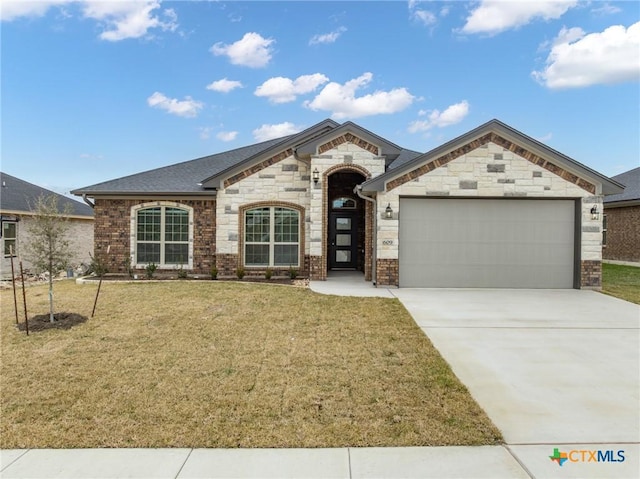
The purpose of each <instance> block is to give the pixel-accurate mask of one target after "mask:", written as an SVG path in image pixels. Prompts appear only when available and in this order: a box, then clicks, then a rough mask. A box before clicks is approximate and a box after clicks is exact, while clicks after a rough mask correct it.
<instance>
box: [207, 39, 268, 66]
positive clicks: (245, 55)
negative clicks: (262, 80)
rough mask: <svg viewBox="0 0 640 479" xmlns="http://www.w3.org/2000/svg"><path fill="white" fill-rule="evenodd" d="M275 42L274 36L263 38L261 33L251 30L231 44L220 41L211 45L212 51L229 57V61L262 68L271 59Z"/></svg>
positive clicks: (217, 54)
mask: <svg viewBox="0 0 640 479" xmlns="http://www.w3.org/2000/svg"><path fill="white" fill-rule="evenodd" d="M273 43H275V40H273V39H272V38H263V37H262V36H261V35H260V34H259V33H255V32H249V33H245V34H244V36H243V37H242V39H240V40H238V41H237V42H235V43H231V44H230V45H225V44H223V43H222V42H218V43H216V44H215V45H213V46H212V47H211V49H210V51H211V53H213V54H214V55H216V56H220V55H225V56H227V57H229V61H231V63H232V64H234V65H243V66H246V67H251V68H262V67H264V66H266V65H267V64H268V63H269V61H270V60H271V56H272V55H273V48H272V46H271V45H272V44H273Z"/></svg>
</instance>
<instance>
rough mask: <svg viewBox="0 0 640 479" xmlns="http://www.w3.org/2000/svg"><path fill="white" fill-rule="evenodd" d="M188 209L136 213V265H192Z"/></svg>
mask: <svg viewBox="0 0 640 479" xmlns="http://www.w3.org/2000/svg"><path fill="white" fill-rule="evenodd" d="M190 216H191V211H190V209H188V208H180V207H177V206H169V205H162V204H158V205H155V206H152V207H139V208H138V209H136V210H135V252H134V254H135V256H134V257H135V263H136V264H148V263H155V264H157V265H158V266H168V267H171V266H178V265H187V266H188V265H189V264H190V263H191V261H190V256H191V254H190V239H191V238H190V236H191V234H192V233H191V229H190V223H191V222H192V219H191V218H190Z"/></svg>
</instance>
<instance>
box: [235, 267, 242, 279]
mask: <svg viewBox="0 0 640 479" xmlns="http://www.w3.org/2000/svg"><path fill="white" fill-rule="evenodd" d="M236 276H237V277H238V279H242V278H244V268H238V269H236Z"/></svg>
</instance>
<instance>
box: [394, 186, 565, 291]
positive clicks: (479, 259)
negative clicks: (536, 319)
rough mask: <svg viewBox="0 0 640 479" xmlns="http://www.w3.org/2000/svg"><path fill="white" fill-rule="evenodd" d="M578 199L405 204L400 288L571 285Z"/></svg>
mask: <svg viewBox="0 0 640 479" xmlns="http://www.w3.org/2000/svg"><path fill="white" fill-rule="evenodd" d="M574 209H575V203H574V202H573V201H572V200H520V199H517V200H516V199H504V200H501V199H429V198H402V199H401V200H400V238H399V240H400V286H401V287H425V288H572V287H573V275H574V255H575V242H574V228H575V218H574V216H575V212H574Z"/></svg>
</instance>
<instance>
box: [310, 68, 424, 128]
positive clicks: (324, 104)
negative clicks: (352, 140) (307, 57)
mask: <svg viewBox="0 0 640 479" xmlns="http://www.w3.org/2000/svg"><path fill="white" fill-rule="evenodd" d="M372 78H373V74H372V73H369V72H367V73H364V74H363V75H361V76H359V77H358V78H354V79H353V80H349V81H348V82H346V83H345V84H344V85H341V84H339V83H335V82H331V83H329V84H328V85H326V86H325V87H324V88H323V89H322V91H321V92H320V93H319V94H318V95H317V96H316V97H315V98H314V99H313V100H312V101H310V102H308V101H307V102H305V104H304V105H305V106H306V107H307V108H310V109H312V110H326V111H331V112H332V114H331V116H332V117H333V118H335V119H341V118H348V117H350V118H359V117H363V116H370V115H380V114H385V113H396V112H398V111H402V110H404V109H405V108H407V107H408V106H409V105H411V103H413V100H414V99H415V97H414V96H413V95H411V94H410V93H409V92H408V91H407V89H406V88H394V89H393V90H390V91H376V92H374V93H370V94H368V95H364V96H361V97H356V90H358V89H359V88H362V87H364V86H366V85H367V84H369V82H371V79H372Z"/></svg>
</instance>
